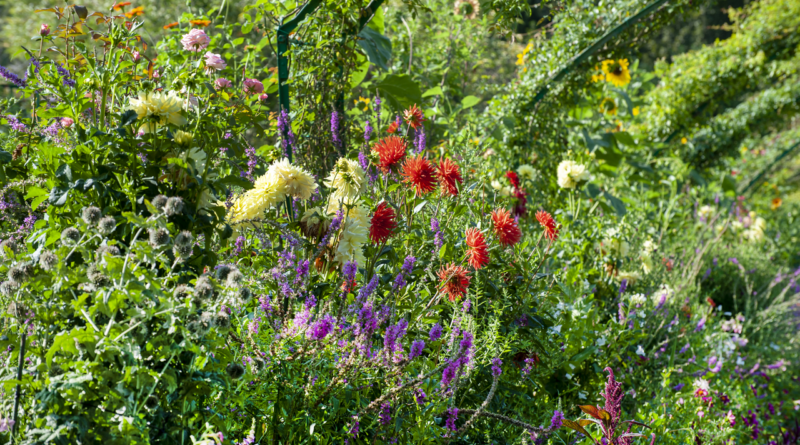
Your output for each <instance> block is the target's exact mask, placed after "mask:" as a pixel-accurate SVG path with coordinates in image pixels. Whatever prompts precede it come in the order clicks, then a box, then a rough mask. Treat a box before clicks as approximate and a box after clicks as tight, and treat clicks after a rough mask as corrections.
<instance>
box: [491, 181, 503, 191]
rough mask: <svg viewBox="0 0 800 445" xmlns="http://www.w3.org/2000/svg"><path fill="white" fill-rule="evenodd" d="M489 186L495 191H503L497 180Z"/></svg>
mask: <svg viewBox="0 0 800 445" xmlns="http://www.w3.org/2000/svg"><path fill="white" fill-rule="evenodd" d="M491 185H492V188H493V189H495V190H497V191H500V190H503V184H501V183H500V181H498V180H497V179H494V180H492V182H491Z"/></svg>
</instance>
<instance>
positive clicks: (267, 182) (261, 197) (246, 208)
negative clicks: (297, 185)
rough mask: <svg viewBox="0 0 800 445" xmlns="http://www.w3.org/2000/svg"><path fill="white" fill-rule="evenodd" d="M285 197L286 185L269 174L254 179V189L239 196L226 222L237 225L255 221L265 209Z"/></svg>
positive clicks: (229, 211)
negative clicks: (250, 220)
mask: <svg viewBox="0 0 800 445" xmlns="http://www.w3.org/2000/svg"><path fill="white" fill-rule="evenodd" d="M285 197H286V184H285V183H283V182H280V181H277V180H276V179H275V178H274V177H270V175H269V174H266V175H263V176H261V177H259V178H258V179H256V182H255V184H254V187H253V188H252V189H250V190H248V191H246V192H245V193H244V194H242V195H240V196H239V197H237V198H236V200H235V201H234V202H233V206H231V208H230V209H229V210H228V218H227V219H228V222H229V223H237V222H240V221H243V220H246V219H256V218H258V217H260V216H261V215H262V214H263V213H264V212H265V211H266V210H267V209H269V208H270V207H272V206H274V205H276V204H278V203H280V202H282V201H283V200H284V198H285Z"/></svg>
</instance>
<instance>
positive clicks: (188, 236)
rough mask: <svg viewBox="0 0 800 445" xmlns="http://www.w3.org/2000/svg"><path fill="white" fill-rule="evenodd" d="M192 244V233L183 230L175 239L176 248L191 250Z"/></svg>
mask: <svg viewBox="0 0 800 445" xmlns="http://www.w3.org/2000/svg"><path fill="white" fill-rule="evenodd" d="M193 242H194V237H193V236H192V233H191V232H189V231H188V230H184V231H183V232H181V233H179V234H178V235H177V236H176V237H175V245H176V246H181V247H190V248H191V246H192V243H193Z"/></svg>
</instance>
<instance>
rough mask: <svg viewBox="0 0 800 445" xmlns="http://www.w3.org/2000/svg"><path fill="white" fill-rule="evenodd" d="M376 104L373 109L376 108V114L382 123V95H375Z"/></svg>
mask: <svg viewBox="0 0 800 445" xmlns="http://www.w3.org/2000/svg"><path fill="white" fill-rule="evenodd" d="M374 104H375V106H374V107H373V109H374V110H375V115H376V116H377V117H378V123H380V119H381V97H380V96H375V102H374Z"/></svg>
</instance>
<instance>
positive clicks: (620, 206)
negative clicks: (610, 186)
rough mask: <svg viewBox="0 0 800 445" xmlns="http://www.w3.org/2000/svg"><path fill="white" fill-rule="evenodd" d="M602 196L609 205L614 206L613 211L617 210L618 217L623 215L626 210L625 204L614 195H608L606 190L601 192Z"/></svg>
mask: <svg viewBox="0 0 800 445" xmlns="http://www.w3.org/2000/svg"><path fill="white" fill-rule="evenodd" d="M603 196H604V197H605V198H606V200H607V201H608V203H609V204H611V207H613V208H614V211H615V212H617V215H619V216H620V217H622V216H625V214H626V213H628V211H627V210H626V209H625V204H624V203H623V202H622V201H621V200H620V199H619V198H617V197H616V196H612V195H610V194H609V193H608V192H603Z"/></svg>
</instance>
